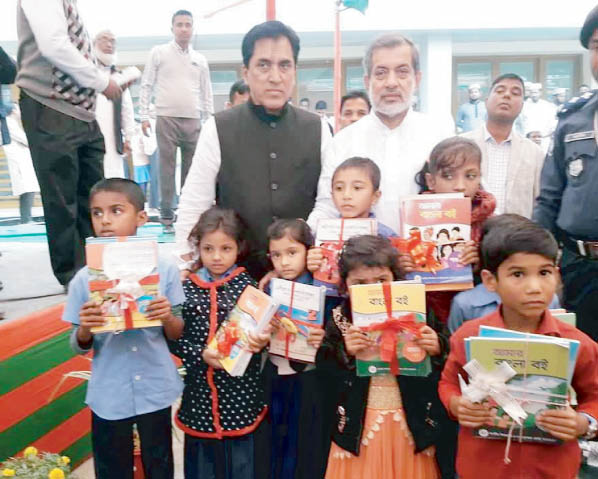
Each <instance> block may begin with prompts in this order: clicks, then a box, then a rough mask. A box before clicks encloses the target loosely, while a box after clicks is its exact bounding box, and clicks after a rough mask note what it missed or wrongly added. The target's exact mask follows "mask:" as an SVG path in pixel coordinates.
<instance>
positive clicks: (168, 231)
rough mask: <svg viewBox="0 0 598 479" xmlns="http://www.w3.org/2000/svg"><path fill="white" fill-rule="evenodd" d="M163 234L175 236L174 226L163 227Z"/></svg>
mask: <svg viewBox="0 0 598 479" xmlns="http://www.w3.org/2000/svg"><path fill="white" fill-rule="evenodd" d="M162 234H165V235H173V234H174V226H173V225H164V226H163V227H162Z"/></svg>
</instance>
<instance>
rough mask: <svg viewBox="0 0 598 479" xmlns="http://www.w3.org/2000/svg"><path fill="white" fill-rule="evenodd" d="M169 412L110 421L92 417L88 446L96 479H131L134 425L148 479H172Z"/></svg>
mask: <svg viewBox="0 0 598 479" xmlns="http://www.w3.org/2000/svg"><path fill="white" fill-rule="evenodd" d="M170 414H171V411H170V408H169V407H168V408H166V409H160V410H159V411H155V412H151V413H148V414H141V415H139V416H133V417H130V418H127V419H120V420H117V421H109V420H106V419H102V418H101V417H99V416H97V415H96V414H94V413H92V416H91V442H92V446H93V460H94V466H95V473H96V479H133V424H137V431H138V432H139V439H140V440H141V461H142V462H143V470H144V473H145V477H146V478H147V479H173V477H174V460H173V457H172V426H171V416H170Z"/></svg>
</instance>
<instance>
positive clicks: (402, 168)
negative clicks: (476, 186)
mask: <svg viewBox="0 0 598 479" xmlns="http://www.w3.org/2000/svg"><path fill="white" fill-rule="evenodd" d="M363 65H364V70H365V76H364V81H365V86H366V89H367V90H368V93H369V97H370V100H371V102H372V111H371V113H370V114H369V115H367V116H365V117H363V118H362V119H361V120H360V121H358V122H356V123H354V124H352V125H349V126H348V127H346V128H344V129H343V130H341V131H340V132H338V133H337V135H336V136H335V137H334V139H333V141H332V142H331V144H330V145H329V147H328V148H327V149H326V151H325V154H324V158H323V160H322V173H321V175H320V180H319V183H318V197H317V199H316V205H315V207H314V209H313V211H312V213H311V214H310V216H309V219H308V223H310V226H311V227H312V228H315V226H316V224H317V220H318V219H319V218H334V217H337V216H338V212H337V211H336V208H335V207H334V204H333V203H332V197H331V177H332V173H333V172H334V170H335V169H336V167H337V166H338V165H339V164H340V163H342V162H343V161H344V160H346V159H347V158H351V157H353V156H361V157H366V158H370V159H372V160H373V161H374V162H375V163H376V164H377V165H378V167H379V168H380V171H381V173H382V181H381V184H380V189H381V191H382V196H381V197H380V201H378V203H377V205H376V206H375V207H374V212H375V215H376V217H377V218H378V220H379V221H380V222H381V223H384V224H386V225H388V226H389V227H390V228H392V229H393V230H395V231H398V229H399V198H400V197H401V196H403V195H410V194H416V193H417V192H418V188H417V185H416V183H415V175H416V173H417V172H418V171H419V170H420V169H421V167H422V165H423V164H424V162H425V161H426V160H427V159H428V155H429V153H430V151H431V150H432V148H433V147H434V146H435V145H436V143H438V142H439V141H440V140H442V139H444V138H446V137H449V136H452V135H453V134H454V125H453V124H452V122H451V121H446V122H444V123H443V122H439V121H437V119H435V118H432V117H430V116H428V115H425V114H422V113H419V112H415V111H413V110H412V109H411V103H412V102H411V100H412V97H413V94H414V92H415V90H416V89H417V87H418V85H419V83H420V80H421V75H422V73H421V70H420V65H419V52H418V50H417V48H416V47H415V45H414V44H413V42H412V41H411V40H409V39H407V38H405V37H404V36H403V35H400V34H398V33H390V34H385V35H382V36H381V37H379V38H377V39H376V40H374V42H373V43H372V44H371V45H370V46H369V47H368V49H367V51H366V54H365V57H364V59H363ZM447 117H448V115H447Z"/></svg>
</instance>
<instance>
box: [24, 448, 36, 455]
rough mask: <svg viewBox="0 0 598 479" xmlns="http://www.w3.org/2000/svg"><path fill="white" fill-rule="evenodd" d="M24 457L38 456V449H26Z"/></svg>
mask: <svg viewBox="0 0 598 479" xmlns="http://www.w3.org/2000/svg"><path fill="white" fill-rule="evenodd" d="M23 455H24V456H25V457H27V456H37V449H36V448H35V447H33V446H29V447H28V448H27V449H25V452H24V453H23Z"/></svg>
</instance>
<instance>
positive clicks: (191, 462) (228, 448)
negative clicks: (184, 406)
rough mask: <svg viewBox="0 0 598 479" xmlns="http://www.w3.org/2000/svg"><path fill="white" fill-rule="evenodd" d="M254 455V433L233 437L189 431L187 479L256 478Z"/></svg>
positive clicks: (187, 436) (186, 436)
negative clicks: (203, 436)
mask: <svg viewBox="0 0 598 479" xmlns="http://www.w3.org/2000/svg"><path fill="white" fill-rule="evenodd" d="M253 457H254V444H253V434H247V435H245V436H240V437H235V438H230V439H201V438H198V437H193V436H190V435H189V434H185V479H253V478H254V464H253ZM258 479H261V478H258Z"/></svg>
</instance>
